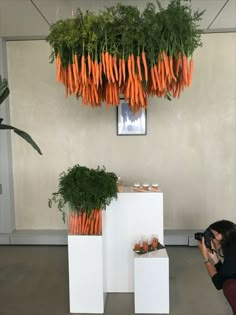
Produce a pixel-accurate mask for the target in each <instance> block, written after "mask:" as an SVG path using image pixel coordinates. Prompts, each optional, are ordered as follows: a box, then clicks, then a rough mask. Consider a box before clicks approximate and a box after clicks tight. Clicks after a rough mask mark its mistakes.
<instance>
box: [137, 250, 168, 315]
mask: <svg viewBox="0 0 236 315" xmlns="http://www.w3.org/2000/svg"><path fill="white" fill-rule="evenodd" d="M134 288H135V289H134V293H135V294H134V306H135V313H143V314H145V313H161V314H168V313H169V257H168V255H167V252H166V249H160V250H157V251H154V252H149V253H147V254H144V255H138V254H134Z"/></svg>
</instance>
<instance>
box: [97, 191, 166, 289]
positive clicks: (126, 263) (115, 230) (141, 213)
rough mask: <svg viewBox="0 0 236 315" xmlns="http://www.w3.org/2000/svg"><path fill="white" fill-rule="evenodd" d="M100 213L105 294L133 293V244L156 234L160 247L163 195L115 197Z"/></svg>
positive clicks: (121, 194) (132, 194) (125, 193)
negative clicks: (101, 216) (101, 218)
mask: <svg viewBox="0 0 236 315" xmlns="http://www.w3.org/2000/svg"><path fill="white" fill-rule="evenodd" d="M104 212H105V216H104V221H105V222H104V225H103V226H104V229H103V233H104V246H105V249H106V253H105V259H104V264H105V270H106V283H105V287H106V292H134V278H133V276H134V262H133V259H134V258H133V250H132V248H133V246H134V241H135V240H138V239H140V237H141V236H142V235H147V236H151V235H152V234H158V237H159V241H160V243H161V244H163V193H162V192H158V193H154V192H147V193H146V192H145V193H143V192H141V193H137V192H132V191H131V192H123V193H119V194H118V199H117V200H113V201H112V203H111V204H110V206H109V207H107V209H106V211H104Z"/></svg>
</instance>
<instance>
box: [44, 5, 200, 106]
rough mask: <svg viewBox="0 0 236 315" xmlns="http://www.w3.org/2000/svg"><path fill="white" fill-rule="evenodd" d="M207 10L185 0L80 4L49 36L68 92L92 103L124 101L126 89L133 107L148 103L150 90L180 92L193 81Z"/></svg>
mask: <svg viewBox="0 0 236 315" xmlns="http://www.w3.org/2000/svg"><path fill="white" fill-rule="evenodd" d="M203 13H204V11H202V12H198V11H196V12H192V11H191V9H190V7H189V6H188V5H182V4H181V2H180V0H172V1H170V3H169V5H168V7H167V9H163V8H162V6H161V5H160V3H159V1H157V7H156V6H155V5H154V4H152V3H147V5H146V7H145V9H144V10H143V12H140V11H139V10H138V9H137V7H135V6H131V5H122V4H117V5H116V6H112V7H108V8H106V9H105V10H104V11H101V12H99V13H98V14H95V13H92V12H90V11H86V12H85V13H83V12H82V11H81V10H80V9H78V10H77V14H76V16H75V18H73V19H66V20H60V21H58V22H56V23H55V24H53V25H52V26H51V28H50V34H49V36H48V37H47V41H48V42H49V44H50V45H51V47H52V48H53V51H52V54H51V61H52V62H53V61H54V60H55V61H56V69H57V75H56V77H57V81H58V82H62V83H63V85H64V86H65V90H66V96H68V95H69V94H74V95H75V96H76V97H81V98H82V104H83V105H91V106H92V107H95V106H101V105H102V103H103V102H105V104H106V108H109V107H110V106H111V105H119V102H120V100H119V99H120V97H119V96H120V94H123V95H124V98H125V99H126V100H127V101H128V102H129V105H130V108H131V109H132V110H133V111H138V110H139V109H141V108H142V107H145V108H146V107H147V98H148V97H150V96H157V97H167V98H168V99H171V98H175V97H178V98H179V97H180V94H181V92H182V91H183V89H184V88H185V87H188V86H190V85H191V82H192V76H193V65H194V64H193V59H192V56H193V52H194V50H195V49H196V48H197V47H199V46H201V45H202V43H201V31H200V30H199V29H198V23H199V21H200V20H201V17H202V15H203Z"/></svg>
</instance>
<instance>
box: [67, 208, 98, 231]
mask: <svg viewBox="0 0 236 315" xmlns="http://www.w3.org/2000/svg"><path fill="white" fill-rule="evenodd" d="M69 233H70V234H72V235H101V234H102V210H101V209H94V210H92V212H91V213H90V214H89V215H88V214H87V213H86V211H82V212H79V213H78V212H74V211H71V212H70V215H69Z"/></svg>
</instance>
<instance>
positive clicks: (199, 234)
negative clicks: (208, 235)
mask: <svg viewBox="0 0 236 315" xmlns="http://www.w3.org/2000/svg"><path fill="white" fill-rule="evenodd" d="M202 237H203V233H201V232H197V233H195V234H194V238H195V240H197V241H201V239H202Z"/></svg>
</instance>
